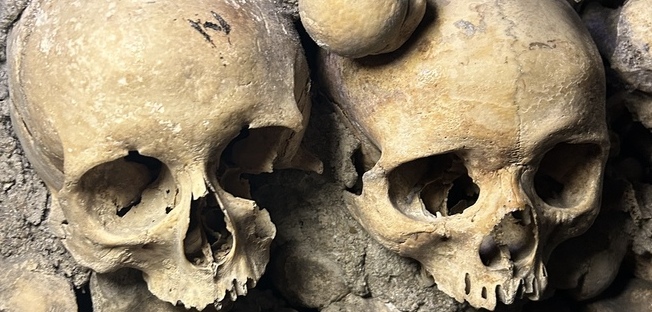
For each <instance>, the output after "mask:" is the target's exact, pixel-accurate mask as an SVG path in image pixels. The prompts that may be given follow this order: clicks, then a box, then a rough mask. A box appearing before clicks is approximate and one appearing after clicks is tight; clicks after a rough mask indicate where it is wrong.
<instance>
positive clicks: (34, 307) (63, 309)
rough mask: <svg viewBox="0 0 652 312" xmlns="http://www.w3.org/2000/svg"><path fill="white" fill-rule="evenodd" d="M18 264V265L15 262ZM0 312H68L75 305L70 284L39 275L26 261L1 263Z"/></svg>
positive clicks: (36, 267)
mask: <svg viewBox="0 0 652 312" xmlns="http://www.w3.org/2000/svg"><path fill="white" fill-rule="evenodd" d="M17 261H18V262H17ZM0 281H2V283H0V311H12V312H13V311H16V312H22V311H30V312H31V311H33V312H68V311H76V310H77V303H76V301H75V294H74V292H73V290H72V284H71V283H70V280H69V279H67V278H65V277H63V276H60V275H50V274H45V273H43V272H40V271H39V263H38V262H37V261H34V260H31V259H29V258H27V259H23V260H18V259H16V258H14V259H12V261H6V260H3V261H1V262H0Z"/></svg>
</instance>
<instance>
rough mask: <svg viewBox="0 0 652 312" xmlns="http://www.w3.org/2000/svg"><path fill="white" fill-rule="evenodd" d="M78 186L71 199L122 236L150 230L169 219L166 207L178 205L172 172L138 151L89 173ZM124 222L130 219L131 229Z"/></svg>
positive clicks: (107, 227)
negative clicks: (161, 220) (162, 219)
mask: <svg viewBox="0 0 652 312" xmlns="http://www.w3.org/2000/svg"><path fill="white" fill-rule="evenodd" d="M76 186H77V188H76V189H75V190H74V191H73V192H71V194H72V195H71V196H72V198H71V200H72V201H75V202H77V203H78V204H79V205H81V206H83V207H87V212H88V213H89V214H90V215H91V216H92V217H93V218H94V219H95V220H97V221H99V223H100V224H101V225H103V226H105V228H106V230H109V231H113V230H115V231H116V232H119V233H123V232H124V231H139V230H140V229H142V228H144V227H150V226H151V225H152V223H155V222H156V221H158V220H160V219H161V218H162V217H164V216H165V214H163V213H162V212H163V209H164V208H165V207H174V205H175V203H176V202H175V201H176V193H177V188H176V183H175V181H174V178H173V177H172V175H171V174H170V171H169V169H168V168H167V167H166V166H165V165H164V164H163V163H162V162H161V161H159V160H158V159H156V158H154V157H150V156H145V155H142V154H140V153H139V152H138V151H130V152H129V153H128V155H127V156H125V157H122V158H119V159H115V160H112V161H108V162H105V163H103V164H100V165H98V166H96V167H94V168H92V169H90V170H88V171H87V172H86V173H84V175H83V176H82V177H81V178H80V179H79V183H78V184H77V185H76ZM166 190H174V191H175V192H166ZM120 220H128V222H127V223H129V227H128V228H125V226H126V224H127V223H125V222H122V221H120Z"/></svg>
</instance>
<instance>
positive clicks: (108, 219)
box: [9, 0, 309, 309]
mask: <svg viewBox="0 0 652 312" xmlns="http://www.w3.org/2000/svg"><path fill="white" fill-rule="evenodd" d="M273 12H275V10H274V8H273V7H272V5H271V4H268V3H267V1H245V0H241V1H208V0H200V1H136V0H134V1H117V0H109V1H65V0H61V1H33V2H32V3H31V4H30V6H29V7H28V9H27V11H26V12H25V13H24V14H23V17H22V18H21V20H20V22H19V23H18V24H17V25H16V26H15V28H14V29H13V30H12V33H11V39H10V45H11V46H10V50H9V55H10V61H9V66H10V90H11V92H12V93H11V98H12V102H13V104H12V120H13V123H14V127H15V129H16V131H17V133H18V135H19V137H20V139H21V142H22V144H23V147H24V148H25V149H26V153H27V155H28V157H29V158H30V160H31V162H32V164H33V165H34V167H35V169H36V170H37V171H38V173H39V174H40V175H41V177H42V178H43V179H44V181H45V182H46V184H47V185H48V187H49V189H50V191H51V192H52V198H53V206H54V207H53V212H52V214H53V215H54V216H56V215H60V216H61V217H60V222H59V223H57V224H54V227H55V229H57V230H58V232H60V234H61V235H62V236H63V242H64V244H65V246H66V247H67V248H68V249H69V250H70V251H71V253H72V254H73V255H74V257H75V258H76V259H77V260H78V261H79V262H80V263H81V264H83V265H85V266H88V267H90V268H92V269H94V270H96V271H98V272H107V271H112V270H117V269H119V268H123V267H130V268H136V269H139V270H141V271H142V272H143V277H144V279H145V280H146V281H147V284H148V287H149V289H150V291H151V292H152V293H153V294H155V295H156V296H157V297H159V298H160V299H162V300H165V301H168V302H171V303H173V304H174V303H182V304H183V305H185V306H186V307H188V308H189V307H196V308H198V309H202V308H204V307H205V306H207V305H208V304H211V303H215V305H216V306H217V307H218V308H219V306H220V304H221V302H223V301H224V300H229V299H230V300H235V298H236V297H237V296H238V295H243V294H246V293H247V289H248V287H253V286H254V285H255V283H256V281H257V280H258V278H259V277H260V276H261V274H262V272H263V271H264V269H265V266H266V264H267V262H268V259H269V245H270V242H271V241H272V239H273V237H274V235H275V232H276V229H275V227H274V225H273V224H272V223H271V221H270V218H269V215H268V213H267V212H266V211H265V210H263V209H260V208H259V207H257V206H256V204H255V203H254V202H253V201H252V200H249V199H246V198H247V197H248V193H249V191H248V184H247V183H246V180H244V178H245V176H243V174H255V173H261V172H269V171H271V170H272V168H282V167H291V166H300V165H301V164H300V163H299V161H298V160H297V159H305V157H303V158H302V157H301V156H303V155H304V154H301V153H300V150H299V142H300V140H301V137H302V134H303V129H304V126H305V123H306V122H307V115H308V111H309V103H308V97H307V87H308V71H307V66H306V62H305V59H304V56H303V51H302V49H301V47H300V44H299V42H298V39H297V35H296V33H295V32H294V31H293V29H292V25H291V24H290V23H289V22H288V21H285V20H283V19H282V18H280V17H278V16H276V15H275V14H274V13H273ZM59 209H60V210H59Z"/></svg>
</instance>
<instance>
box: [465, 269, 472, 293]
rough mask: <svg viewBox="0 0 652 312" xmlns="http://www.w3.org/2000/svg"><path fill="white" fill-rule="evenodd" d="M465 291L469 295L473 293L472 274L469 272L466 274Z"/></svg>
mask: <svg viewBox="0 0 652 312" xmlns="http://www.w3.org/2000/svg"><path fill="white" fill-rule="evenodd" d="M464 292H465V293H466V294H467V295H468V294H470V293H471V275H470V274H469V273H466V275H464Z"/></svg>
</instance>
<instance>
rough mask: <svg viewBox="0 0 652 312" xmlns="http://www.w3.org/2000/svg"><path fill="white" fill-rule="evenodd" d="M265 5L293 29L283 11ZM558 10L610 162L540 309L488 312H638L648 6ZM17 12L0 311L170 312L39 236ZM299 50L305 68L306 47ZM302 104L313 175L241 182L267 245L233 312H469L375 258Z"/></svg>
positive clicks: (319, 116)
mask: <svg viewBox="0 0 652 312" xmlns="http://www.w3.org/2000/svg"><path fill="white" fill-rule="evenodd" d="M277 1H278V8H279V11H281V12H283V14H289V15H290V16H292V18H293V19H295V20H297V25H299V24H298V14H297V11H296V1H293V0H285V1H281V0H277ZM569 2H570V3H571V5H573V6H574V8H575V9H576V11H577V12H578V14H580V15H581V16H582V19H583V20H584V21H585V24H586V26H587V27H588V28H589V30H590V32H591V34H592V35H593V36H594V39H595V41H596V43H597V45H598V47H599V49H600V52H601V53H602V55H603V59H604V64H605V69H606V72H607V76H608V86H607V88H608V101H607V109H608V118H609V124H610V127H611V131H612V151H611V157H610V160H609V163H608V164H607V171H606V177H605V187H604V195H603V207H602V211H601V214H600V216H599V217H598V220H597V221H596V222H595V224H594V226H593V227H592V228H591V229H590V230H589V232H587V233H586V234H584V235H582V236H580V237H577V238H575V239H573V240H571V241H568V242H566V243H564V244H563V245H561V246H560V247H559V248H558V249H557V251H556V252H555V254H554V255H553V257H552V259H551V260H550V262H549V272H550V278H551V287H550V288H551V291H550V293H549V297H548V299H546V300H543V301H540V302H517V303H515V304H514V305H512V306H509V307H505V306H500V307H498V309H497V310H499V311H552V310H554V311H591V312H598V311H600V312H602V311H652V221H651V220H652V170H651V168H652V164H651V162H652V134H651V133H650V131H649V130H648V129H649V128H650V127H652V52H651V51H650V46H651V45H652V13H651V12H652V10H651V9H650V8H649V7H650V6H651V5H652V3H650V1H646V0H638V1H636V0H630V1H629V2H628V3H624V2H625V1H623V0H593V1H588V0H587V1H575V0H569ZM26 3H27V1H26V0H0V151H1V152H0V239H1V243H0V281H2V282H1V283H0V311H5V310H7V311H74V310H75V309H76V308H78V309H79V311H177V310H179V308H176V307H173V306H172V305H170V304H167V303H163V302H160V301H158V300H157V299H156V298H154V297H152V296H151V295H150V294H149V293H148V291H147V289H146V285H144V282H143V281H142V279H141V278H140V276H139V274H138V272H133V271H120V272H116V273H113V274H109V275H95V274H91V273H90V272H89V271H88V270H86V269H84V268H83V267H80V266H79V265H77V264H76V263H75V261H74V260H73V259H72V258H71V256H70V255H69V254H68V253H67V251H66V250H65V249H64V248H63V246H62V245H61V243H60V242H59V240H58V239H57V238H56V237H55V236H54V235H53V234H52V233H51V232H50V231H49V229H48V226H47V219H48V212H49V209H48V207H49V204H50V203H49V196H48V194H47V191H46V189H45V186H44V184H43V183H42V182H41V181H40V180H39V178H38V177H37V176H36V175H35V173H34V172H33V170H32V169H31V167H30V164H29V162H28V161H27V159H26V158H25V156H24V155H23V152H22V151H21V147H20V144H19V143H18V141H17V139H16V137H15V135H14V133H13V132H12V129H11V122H10V119H9V112H8V105H7V100H8V97H9V96H10V94H9V93H8V90H7V82H6V64H5V55H4V53H5V39H6V34H7V30H8V29H9V28H10V27H11V25H12V23H13V22H14V21H15V20H16V19H17V18H19V15H20V12H21V10H22V9H23V8H24V7H25V5H26ZM645 5H647V7H645ZM298 27H300V26H298ZM304 39H305V40H304V41H305V46H306V52H307V54H308V58H309V59H310V57H311V55H314V52H315V51H316V47H315V46H314V44H313V43H311V42H310V40H309V38H308V37H307V36H306V37H305V38H304ZM313 97H314V101H313V112H312V115H311V120H310V125H309V129H308V131H307V133H306V138H305V142H306V145H307V147H308V149H309V150H310V151H311V152H312V153H314V154H315V155H319V157H320V158H321V160H322V161H323V162H324V173H323V174H322V175H318V174H314V173H305V172H302V171H297V170H282V171H277V172H275V173H272V174H263V175H259V176H256V177H254V178H253V179H252V193H253V196H254V199H256V201H258V202H259V203H260V206H262V207H266V208H267V210H268V211H269V212H270V215H271V218H272V221H273V222H274V223H275V224H276V226H277V229H278V233H277V237H276V239H275V242H274V244H273V246H272V257H271V258H272V259H273V260H272V262H271V263H270V264H269V266H268V270H267V272H266V274H265V275H264V276H263V278H262V279H261V280H260V282H259V285H258V287H257V288H256V289H254V290H252V291H251V292H250V294H249V295H248V296H247V297H244V298H240V299H238V301H237V302H236V303H235V304H233V305H232V308H233V311H285V312H290V311H327V312H337V311H392V312H394V311H401V312H416V311H450V312H455V311H460V312H461V311H476V310H475V309H473V308H471V307H469V306H468V305H465V304H460V303H457V302H455V301H454V300H453V299H451V298H449V297H448V296H446V295H445V294H443V293H441V292H440V291H438V289H437V287H436V285H434V284H433V282H432V280H431V279H430V278H429V277H428V276H427V274H423V273H422V272H421V270H420V268H419V265H418V264H417V263H416V262H415V261H412V260H410V259H405V258H401V257H399V256H397V255H395V254H393V253H391V252H389V251H388V250H386V249H384V248H383V247H381V246H380V245H379V244H377V243H376V242H375V241H373V240H371V239H370V238H369V237H368V235H366V233H365V232H364V230H363V229H362V228H361V227H360V226H359V225H358V224H357V223H356V222H355V221H354V220H353V219H352V218H351V217H350V216H349V214H348V212H347V211H346V208H345V206H344V203H343V199H342V192H343V191H344V190H345V189H346V188H347V187H350V186H352V184H353V183H354V182H355V181H356V177H357V174H356V171H355V168H354V167H353V162H352V155H353V153H354V151H355V150H356V148H357V145H358V142H357V141H356V139H355V138H354V137H353V136H352V134H351V133H350V131H349V130H348V129H347V128H346V127H345V126H344V125H343V123H342V122H341V120H340V118H339V116H338V115H337V114H336V113H335V112H334V110H333V108H332V106H331V104H330V103H328V102H327V101H326V100H325V99H324V98H323V97H322V96H321V94H320V93H319V91H318V88H313ZM601 285H607V286H608V287H607V288H606V289H602V288H605V287H602V286H601ZM596 287H599V288H600V289H596ZM596 292H601V294H600V295H599V296H598V297H597V298H587V297H588V296H589V294H593V293H596Z"/></svg>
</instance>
